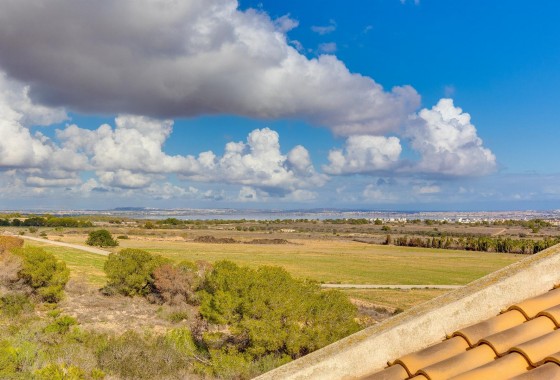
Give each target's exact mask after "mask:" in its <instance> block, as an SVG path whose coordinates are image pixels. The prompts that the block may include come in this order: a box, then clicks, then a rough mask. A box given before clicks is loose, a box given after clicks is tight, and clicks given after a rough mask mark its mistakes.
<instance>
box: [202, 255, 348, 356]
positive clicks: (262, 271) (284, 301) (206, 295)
mask: <svg viewBox="0 0 560 380" xmlns="http://www.w3.org/2000/svg"><path fill="white" fill-rule="evenodd" d="M200 313H201V315H202V317H203V318H204V319H205V320H207V321H208V322H210V323H214V324H218V325H228V328H227V329H226V330H224V329H220V330H218V331H216V332H206V333H204V332H203V333H202V339H201V342H200V343H201V344H203V345H206V346H207V347H209V348H211V349H220V351H221V352H222V354H224V352H225V353H227V355H225V356H224V358H227V360H226V361H230V360H234V361H238V360H241V358H240V357H239V356H238V355H237V354H236V352H243V353H244V355H243V358H244V359H243V360H245V359H247V358H249V359H250V360H253V361H255V360H256V361H258V360H261V359H263V358H265V357H268V359H267V360H269V361H270V360H271V358H270V355H272V356H273V358H276V359H278V360H286V358H288V359H289V358H292V359H295V358H297V357H300V356H303V355H305V354H307V353H309V352H311V351H314V350H316V349H318V348H321V347H323V346H326V345H327V344H330V343H332V342H334V341H337V340H339V339H341V338H343V337H345V336H347V335H349V334H351V333H353V332H355V331H357V330H358V325H357V323H356V322H355V321H354V319H355V317H356V308H355V307H354V306H353V305H352V304H351V303H350V301H349V300H348V298H347V297H346V296H345V295H344V294H342V293H340V292H338V291H327V292H324V291H322V290H321V288H320V287H319V285H317V284H315V283H309V282H305V281H300V280H296V279H294V278H292V277H291V276H290V274H289V273H288V272H286V270H284V269H282V268H278V267H261V268H259V269H258V270H253V269H249V268H246V267H239V266H237V265H236V264H234V263H232V262H228V261H222V262H218V263H217V264H216V266H215V268H214V270H213V271H212V272H211V273H210V274H209V275H208V277H207V281H206V283H205V287H204V292H203V293H202V303H201V308H200ZM222 354H221V355H222ZM230 354H231V355H230ZM247 355H248V356H247Z"/></svg>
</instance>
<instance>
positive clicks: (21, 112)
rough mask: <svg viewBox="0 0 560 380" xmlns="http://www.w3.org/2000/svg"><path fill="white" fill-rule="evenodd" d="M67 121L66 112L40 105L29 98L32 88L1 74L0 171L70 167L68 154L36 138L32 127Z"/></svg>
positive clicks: (42, 138) (38, 136)
mask: <svg viewBox="0 0 560 380" xmlns="http://www.w3.org/2000/svg"><path fill="white" fill-rule="evenodd" d="M66 118H67V116H66V113H65V112H64V111H63V110H62V109H58V108H49V107H45V106H42V105H37V104H35V103H33V102H32V101H31V99H30V98H29V87H28V86H24V85H22V84H21V83H18V82H17V81H13V80H11V79H9V78H7V77H6V75H5V74H4V73H2V72H0V137H1V138H0V170H2V169H4V170H6V169H7V168H17V167H23V168H29V167H43V166H45V165H47V162H48V161H58V162H59V163H60V164H61V167H62V168H64V167H68V165H69V164H70V165H71V162H72V161H69V162H66V159H68V158H69V157H68V156H67V153H68V152H66V151H58V150H57V149H55V147H53V146H52V144H51V143H50V141H49V139H48V138H46V137H45V136H43V135H42V134H41V133H35V134H32V133H31V131H30V130H29V129H28V127H29V126H30V125H49V124H53V123H57V122H61V121H63V120H65V119H66Z"/></svg>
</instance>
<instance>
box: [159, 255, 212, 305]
mask: <svg viewBox="0 0 560 380" xmlns="http://www.w3.org/2000/svg"><path fill="white" fill-rule="evenodd" d="M201 280H202V279H201V277H200V276H199V271H198V268H197V266H196V264H194V263H192V262H187V261H184V262H182V263H180V264H179V265H177V266H176V267H175V266H173V265H171V264H164V265H162V266H160V267H159V268H156V269H155V270H154V286H155V290H156V291H157V292H158V294H159V295H160V296H161V298H162V299H163V301H164V302H166V303H168V304H170V305H180V304H183V303H189V304H193V305H194V304H197V303H198V298H197V296H196V293H195V291H196V290H197V288H198V286H199V285H200V282H201Z"/></svg>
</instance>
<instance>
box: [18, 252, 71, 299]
mask: <svg viewBox="0 0 560 380" xmlns="http://www.w3.org/2000/svg"><path fill="white" fill-rule="evenodd" d="M14 253H15V254H17V255H18V256H20V257H21V258H22V260H23V262H22V269H21V270H20V271H19V273H18V276H19V278H21V279H22V280H23V281H24V282H25V284H27V285H29V286H30V287H31V288H32V289H33V291H34V292H35V294H37V295H38V296H39V297H40V298H41V300H42V301H46V302H58V301H60V300H61V299H62V296H63V290H64V286H65V285H66V283H67V282H68V278H69V276H70V271H69V270H68V268H66V264H65V263H64V262H63V261H58V260H57V259H56V258H55V257H54V256H53V255H52V254H50V253H47V252H45V251H44V250H43V249H41V248H19V249H17V250H14Z"/></svg>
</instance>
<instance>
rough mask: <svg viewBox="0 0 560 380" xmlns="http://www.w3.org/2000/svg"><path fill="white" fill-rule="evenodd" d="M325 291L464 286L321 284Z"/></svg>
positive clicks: (455, 286) (451, 286)
mask: <svg viewBox="0 0 560 380" xmlns="http://www.w3.org/2000/svg"><path fill="white" fill-rule="evenodd" d="M321 287H322V288H325V289H402V290H406V289H449V290H451V289H458V288H462V287H463V285H356V284H321Z"/></svg>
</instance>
